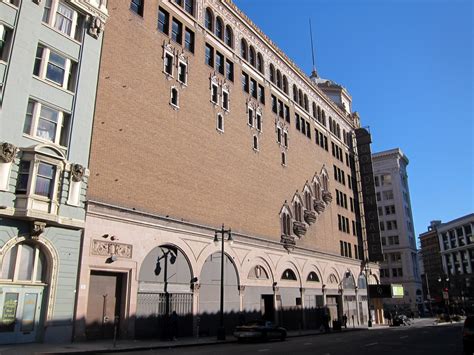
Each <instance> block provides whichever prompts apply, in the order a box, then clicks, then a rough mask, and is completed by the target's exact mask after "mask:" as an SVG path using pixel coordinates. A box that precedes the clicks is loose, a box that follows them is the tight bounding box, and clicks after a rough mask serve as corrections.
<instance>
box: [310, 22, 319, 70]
mask: <svg viewBox="0 0 474 355" xmlns="http://www.w3.org/2000/svg"><path fill="white" fill-rule="evenodd" d="M309 35H310V37H311V55H312V58H313V70H312V71H311V76H310V78H311V79H316V78H317V77H318V72H317V71H316V65H315V63H314V46H313V28H312V26H311V18H310V19H309Z"/></svg>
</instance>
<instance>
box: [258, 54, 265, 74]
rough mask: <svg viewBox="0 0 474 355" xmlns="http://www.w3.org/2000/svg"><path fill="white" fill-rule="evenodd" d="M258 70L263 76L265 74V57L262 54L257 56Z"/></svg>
mask: <svg viewBox="0 0 474 355" xmlns="http://www.w3.org/2000/svg"><path fill="white" fill-rule="evenodd" d="M257 70H258V71H259V72H260V73H262V74H263V73H264V70H263V56H262V54H261V53H258V54H257Z"/></svg>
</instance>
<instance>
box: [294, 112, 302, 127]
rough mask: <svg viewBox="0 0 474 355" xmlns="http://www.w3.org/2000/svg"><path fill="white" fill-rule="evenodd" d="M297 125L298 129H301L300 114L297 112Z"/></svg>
mask: <svg viewBox="0 0 474 355" xmlns="http://www.w3.org/2000/svg"><path fill="white" fill-rule="evenodd" d="M295 125H296V129H297V130H298V131H299V130H301V125H300V116H299V115H298V114H297V113H295Z"/></svg>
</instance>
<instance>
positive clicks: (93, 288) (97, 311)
mask: <svg viewBox="0 0 474 355" xmlns="http://www.w3.org/2000/svg"><path fill="white" fill-rule="evenodd" d="M121 295H122V274H120V273H111V272H102V271H92V272H91V277H90V280H89V299H88V302H87V316H86V317H87V318H86V337H87V339H107V338H113V336H114V325H115V326H117V329H120V327H119V324H118V322H119V320H120V309H121ZM115 323H116V324H115Z"/></svg>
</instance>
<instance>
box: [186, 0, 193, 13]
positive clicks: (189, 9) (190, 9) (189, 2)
mask: <svg viewBox="0 0 474 355" xmlns="http://www.w3.org/2000/svg"><path fill="white" fill-rule="evenodd" d="M184 11H186V12H187V13H188V14H190V15H192V16H194V0H184Z"/></svg>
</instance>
